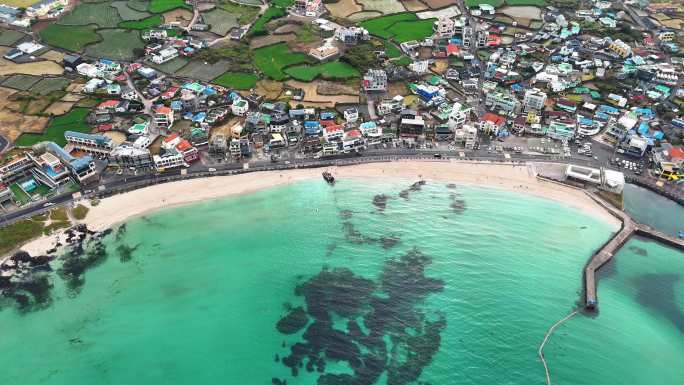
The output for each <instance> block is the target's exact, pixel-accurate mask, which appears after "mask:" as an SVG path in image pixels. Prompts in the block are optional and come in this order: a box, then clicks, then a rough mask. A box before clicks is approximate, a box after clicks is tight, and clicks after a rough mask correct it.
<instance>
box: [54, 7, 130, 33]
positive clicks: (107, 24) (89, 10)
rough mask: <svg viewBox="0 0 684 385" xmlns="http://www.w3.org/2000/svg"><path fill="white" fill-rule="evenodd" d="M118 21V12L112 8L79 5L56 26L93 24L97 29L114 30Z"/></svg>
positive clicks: (119, 19)
mask: <svg viewBox="0 0 684 385" xmlns="http://www.w3.org/2000/svg"><path fill="white" fill-rule="evenodd" d="M120 21H121V18H120V17H119V11H117V10H116V9H115V8H113V7H110V6H103V5H102V4H93V3H79V4H78V5H77V6H76V8H74V10H73V11H71V12H69V13H67V14H66V15H64V16H63V17H62V18H61V19H60V20H59V21H58V22H57V24H60V25H88V24H95V25H97V26H98V28H114V27H116V26H117V24H119V22H120Z"/></svg>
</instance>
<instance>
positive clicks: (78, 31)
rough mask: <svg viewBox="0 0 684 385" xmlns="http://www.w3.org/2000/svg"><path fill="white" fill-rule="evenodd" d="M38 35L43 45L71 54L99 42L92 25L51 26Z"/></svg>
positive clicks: (99, 38)
mask: <svg viewBox="0 0 684 385" xmlns="http://www.w3.org/2000/svg"><path fill="white" fill-rule="evenodd" d="M39 35H40V38H41V40H42V41H43V43H45V44H47V45H51V46H53V47H57V48H63V49H65V50H67V51H72V52H81V51H83V48H84V47H85V46H86V45H87V44H90V43H95V42H97V41H100V40H101V37H100V36H99V35H98V34H97V33H95V26H92V25H83V26H71V25H58V24H52V25H50V26H48V27H47V28H45V29H43V30H42V31H40V33H39Z"/></svg>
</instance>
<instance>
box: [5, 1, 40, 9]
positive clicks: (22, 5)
mask: <svg viewBox="0 0 684 385" xmlns="http://www.w3.org/2000/svg"><path fill="white" fill-rule="evenodd" d="M2 3H3V4H6V5H9V6H12V7H18V8H28V7H30V6H32V5H33V4H35V3H36V2H35V1H34V0H3V2H2Z"/></svg>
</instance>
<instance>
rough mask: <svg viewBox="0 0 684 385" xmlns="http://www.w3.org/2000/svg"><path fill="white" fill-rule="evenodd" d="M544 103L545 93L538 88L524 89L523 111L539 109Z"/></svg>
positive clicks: (542, 107)
mask: <svg viewBox="0 0 684 385" xmlns="http://www.w3.org/2000/svg"><path fill="white" fill-rule="evenodd" d="M545 103H546V93H545V92H543V91H542V90H540V89H538V88H530V89H528V90H526V91H525V97H524V98H523V111H525V112H528V111H541V110H543V109H544V105H545Z"/></svg>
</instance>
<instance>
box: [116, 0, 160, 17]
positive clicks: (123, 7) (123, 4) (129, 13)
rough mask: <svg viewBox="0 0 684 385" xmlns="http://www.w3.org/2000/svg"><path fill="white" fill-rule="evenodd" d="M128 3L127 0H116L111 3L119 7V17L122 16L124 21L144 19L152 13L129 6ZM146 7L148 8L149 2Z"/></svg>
mask: <svg viewBox="0 0 684 385" xmlns="http://www.w3.org/2000/svg"><path fill="white" fill-rule="evenodd" d="M128 4H129V2H127V1H114V2H112V3H111V4H110V6H111V7H113V8H116V9H117V11H118V12H119V17H120V18H121V20H124V21H126V20H142V19H144V18H146V17H150V16H151V15H152V14H150V13H149V12H145V11H138V10H135V9H133V8H131V7H129V5H128ZM144 9H147V4H145V8H144Z"/></svg>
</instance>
